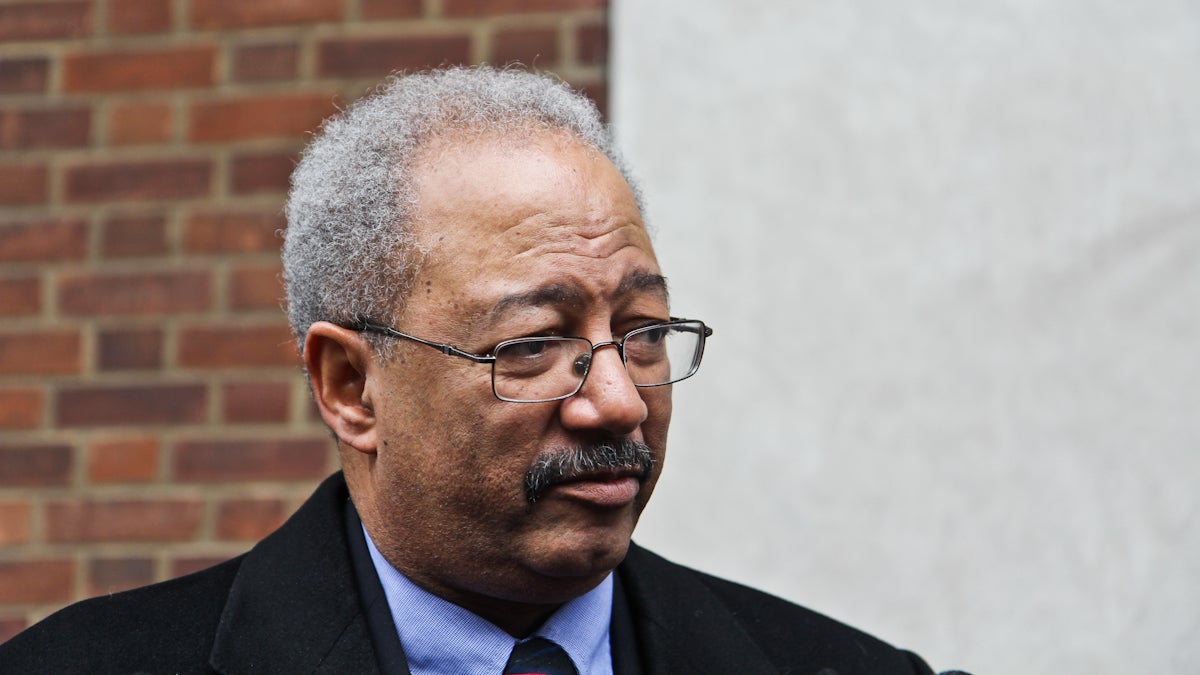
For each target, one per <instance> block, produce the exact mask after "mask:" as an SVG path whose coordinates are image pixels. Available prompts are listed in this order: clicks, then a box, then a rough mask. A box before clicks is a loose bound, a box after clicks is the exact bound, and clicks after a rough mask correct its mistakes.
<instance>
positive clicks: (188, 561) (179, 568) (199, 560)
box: [168, 556, 229, 579]
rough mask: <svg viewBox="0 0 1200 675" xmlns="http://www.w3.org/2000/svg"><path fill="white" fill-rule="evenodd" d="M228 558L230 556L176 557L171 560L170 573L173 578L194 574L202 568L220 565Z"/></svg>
mask: <svg viewBox="0 0 1200 675" xmlns="http://www.w3.org/2000/svg"><path fill="white" fill-rule="evenodd" d="M228 559H229V558H227V557H226V558H222V557H218V556H185V557H182V558H176V559H175V560H172V561H171V568H170V572H169V573H168V574H169V576H170V577H171V578H172V579H173V578H175V577H182V576H184V575H186V574H192V573H195V572H199V571H200V570H206V569H208V568H210V567H212V566H213V565H219V564H220V563H223V562H225V561H226V560H228Z"/></svg>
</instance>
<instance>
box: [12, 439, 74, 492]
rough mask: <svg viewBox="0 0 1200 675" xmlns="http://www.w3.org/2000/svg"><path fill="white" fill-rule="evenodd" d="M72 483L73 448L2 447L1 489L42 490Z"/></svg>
mask: <svg viewBox="0 0 1200 675" xmlns="http://www.w3.org/2000/svg"><path fill="white" fill-rule="evenodd" d="M70 480H71V448H70V446H66V445H54V444H42V445H27V446H8V447H4V446H0V486H2V487H43V486H50V485H66V484H67V483H68V482H69V481H70Z"/></svg>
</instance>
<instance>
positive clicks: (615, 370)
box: [559, 342, 648, 435]
mask: <svg viewBox="0 0 1200 675" xmlns="http://www.w3.org/2000/svg"><path fill="white" fill-rule="evenodd" d="M605 347H612V349H605ZM647 415H648V410H647V408H646V402H645V401H643V400H642V395H641V393H639V391H638V388H637V387H635V386H634V385H633V380H631V379H629V372H628V371H627V370H625V364H624V363H623V362H622V361H621V355H620V354H619V353H617V345H616V344H615V343H612V342H607V343H602V344H600V345H597V346H596V347H595V349H594V351H593V352H592V358H591V364H590V367H588V371H587V378H586V379H585V380H584V381H583V388H582V389H580V390H579V393H577V394H575V395H574V396H572V397H571V398H568V399H565V400H564V401H563V402H562V406H561V408H560V412H559V416H560V417H561V418H562V424H563V426H565V427H567V428H568V429H578V430H585V429H592V430H597V429H599V430H604V431H607V432H609V433H612V434H616V435H625V434H629V433H632V432H633V431H634V430H636V429H637V428H638V427H639V426H641V424H642V422H644V421H646V416H647Z"/></svg>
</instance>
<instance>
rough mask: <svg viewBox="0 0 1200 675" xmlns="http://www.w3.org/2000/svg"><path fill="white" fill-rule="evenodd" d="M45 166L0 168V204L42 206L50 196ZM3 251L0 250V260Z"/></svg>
mask: <svg viewBox="0 0 1200 675" xmlns="http://www.w3.org/2000/svg"><path fill="white" fill-rule="evenodd" d="M48 179H49V173H48V172H47V170H46V165H45V164H10V165H8V166H0V204H3V205H8V206H27V205H31V204H44V203H46V198H47V196H48V195H49V194H50V191H49V183H48ZM2 257H3V249H0V258H2Z"/></svg>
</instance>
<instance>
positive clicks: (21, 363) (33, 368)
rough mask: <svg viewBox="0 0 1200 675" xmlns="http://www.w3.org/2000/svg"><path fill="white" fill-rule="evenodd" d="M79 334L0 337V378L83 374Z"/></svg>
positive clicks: (42, 332) (51, 332)
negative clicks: (80, 372) (2, 376)
mask: <svg viewBox="0 0 1200 675" xmlns="http://www.w3.org/2000/svg"><path fill="white" fill-rule="evenodd" d="M80 344H81V340H80V337H79V331H77V330H38V331H22V332H19V333H18V332H6V333H0V375H71V374H74V373H78V372H79V371H80V365H81V360H80V356H79V346H80Z"/></svg>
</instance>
